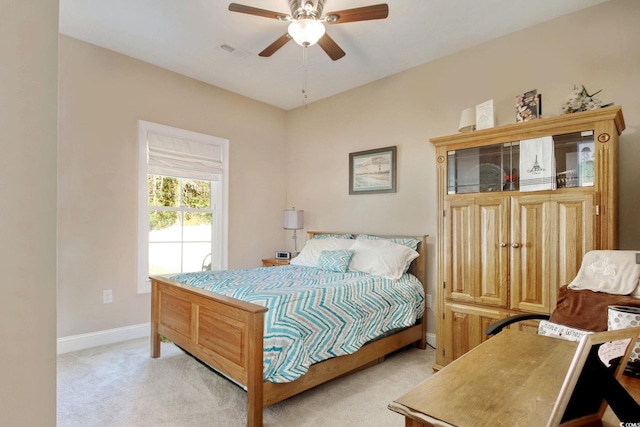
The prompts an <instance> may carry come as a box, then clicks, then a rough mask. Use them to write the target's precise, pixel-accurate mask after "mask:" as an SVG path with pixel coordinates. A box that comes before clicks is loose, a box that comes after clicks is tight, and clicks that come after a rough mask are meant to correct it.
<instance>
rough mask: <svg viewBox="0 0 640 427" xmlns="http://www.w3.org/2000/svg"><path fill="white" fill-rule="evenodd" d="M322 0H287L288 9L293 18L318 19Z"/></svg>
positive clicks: (322, 3) (322, 5)
mask: <svg viewBox="0 0 640 427" xmlns="http://www.w3.org/2000/svg"><path fill="white" fill-rule="evenodd" d="M323 8H324V0H316V1H315V4H314V2H313V1H311V0H289V9H290V10H291V16H292V17H293V19H320V16H322V10H323Z"/></svg>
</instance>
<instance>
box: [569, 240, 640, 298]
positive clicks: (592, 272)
mask: <svg viewBox="0 0 640 427" xmlns="http://www.w3.org/2000/svg"><path fill="white" fill-rule="evenodd" d="M639 278H640V265H638V264H636V251H620V250H595V251H590V252H587V253H586V254H585V255H584V257H583V258H582V265H581V266H580V270H579V271H578V274H577V275H576V277H575V279H573V281H572V282H571V283H569V288H570V289H576V290H577V289H588V290H590V291H596V292H605V293H608V294H617V295H629V294H631V293H633V292H634V291H635V290H636V288H637V287H638V279H639Z"/></svg>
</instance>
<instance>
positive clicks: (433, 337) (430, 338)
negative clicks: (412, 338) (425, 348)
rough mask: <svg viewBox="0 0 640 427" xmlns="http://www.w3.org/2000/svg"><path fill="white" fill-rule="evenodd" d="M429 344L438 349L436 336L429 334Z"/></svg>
mask: <svg viewBox="0 0 640 427" xmlns="http://www.w3.org/2000/svg"><path fill="white" fill-rule="evenodd" d="M427 344H429V345H430V346H431V347H433V348H436V334H431V333H428V332H427Z"/></svg>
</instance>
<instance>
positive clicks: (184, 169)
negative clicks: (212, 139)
mask: <svg viewBox="0 0 640 427" xmlns="http://www.w3.org/2000/svg"><path fill="white" fill-rule="evenodd" d="M223 170H224V164H223V158H222V150H221V147H220V146H219V145H216V144H211V143H206V142H201V141H193V140H184V139H180V138H175V137H171V136H167V135H159V134H156V133H154V132H151V131H148V132H147V173H149V174H153V175H164V176H177V177H180V178H193V179H200V180H204V181H218V180H219V179H220V178H219V177H220V175H222V173H223Z"/></svg>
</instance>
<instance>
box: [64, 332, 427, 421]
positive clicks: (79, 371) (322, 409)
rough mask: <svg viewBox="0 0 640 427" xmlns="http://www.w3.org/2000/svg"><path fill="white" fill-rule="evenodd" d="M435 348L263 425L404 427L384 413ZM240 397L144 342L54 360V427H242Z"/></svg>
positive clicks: (298, 404) (326, 389) (186, 360)
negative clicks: (154, 355)
mask: <svg viewBox="0 0 640 427" xmlns="http://www.w3.org/2000/svg"><path fill="white" fill-rule="evenodd" d="M434 361H435V352H434V350H433V349H427V350H418V349H416V348H413V347H408V348H406V349H403V350H401V351H399V352H396V353H394V354H392V355H390V356H388V357H387V359H386V360H385V361H384V362H383V363H381V364H378V365H376V366H373V367H370V368H368V369H365V370H363V371H360V372H356V373H354V374H351V375H349V376H346V377H343V378H339V379H337V380H334V381H331V382H329V383H327V384H324V385H321V386H319V387H317V388H315V389H312V390H309V391H307V392H305V393H302V394H300V395H298V396H294V397H292V398H290V399H287V400H285V401H283V402H280V403H278V404H276V405H273V406H271V407H268V408H266V409H265V411H264V423H265V425H266V426H273V427H275V426H278V427H288V426H291V427H293V426H295V427H300V426H314V427H323V426H332V427H333V426H371V427H402V426H404V418H403V417H402V416H401V415H399V414H396V413H395V412H392V411H390V410H389V409H387V405H388V404H389V402H391V401H393V400H394V399H396V398H398V397H400V396H402V395H403V394H405V393H406V392H408V391H409V390H411V389H412V388H413V387H414V386H416V385H417V384H419V383H420V382H422V381H423V380H424V379H426V378H427V377H429V376H430V375H431V373H432V371H431V367H432V365H433V363H434ZM245 425H246V394H245V392H244V391H243V390H242V389H240V388H239V387H238V386H236V385H234V384H233V383H231V382H230V381H228V380H226V379H225V378H222V377H220V376H219V375H217V374H215V373H213V372H211V371H210V370H209V369H208V368H206V367H205V366H203V365H202V364H200V363H198V362H197V361H196V360H194V359H193V358H191V357H190V356H188V355H186V354H185V353H184V352H182V350H180V349H179V348H177V347H176V346H174V345H173V344H170V343H163V344H162V356H161V357H160V358H159V359H151V358H150V357H149V341H148V339H137V340H132V341H127V342H123V343H118V344H114V345H109V346H103V347H96V348H93V349H88V350H82V351H78V352H75V353H68V354H63V355H60V356H58V426H59V427H79V426H82V427H90V426H96V427H110V426H113V427H129V426H131V427H134V426H135V427H138V426H189V427H191V426H193V427H198V426H224V427H234V426H239V427H240V426H245Z"/></svg>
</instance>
